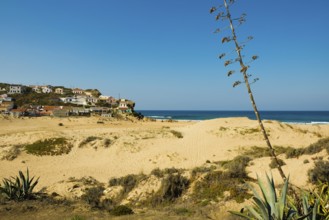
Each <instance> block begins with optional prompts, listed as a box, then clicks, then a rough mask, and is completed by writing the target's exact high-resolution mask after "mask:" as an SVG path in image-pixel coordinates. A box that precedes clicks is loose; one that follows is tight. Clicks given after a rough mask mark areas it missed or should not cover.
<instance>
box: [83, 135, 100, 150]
mask: <svg viewBox="0 0 329 220" xmlns="http://www.w3.org/2000/svg"><path fill="white" fill-rule="evenodd" d="M100 139H101V138H100V137H96V136H89V137H87V138H86V139H84V140H83V141H82V142H81V143H80V144H79V147H80V148H81V147H84V146H85V145H87V144H89V143H91V142H93V141H96V140H100Z"/></svg>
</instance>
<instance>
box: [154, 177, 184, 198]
mask: <svg viewBox="0 0 329 220" xmlns="http://www.w3.org/2000/svg"><path fill="white" fill-rule="evenodd" d="M189 183H190V182H189V180H188V179H187V178H186V177H184V176H182V175H181V174H169V175H168V177H167V178H165V179H164V180H163V181H162V186H161V189H160V192H161V197H162V198H163V199H164V200H167V201H173V200H175V199H177V198H179V197H180V196H181V195H182V193H183V191H184V190H185V189H187V187H188V186H189Z"/></svg>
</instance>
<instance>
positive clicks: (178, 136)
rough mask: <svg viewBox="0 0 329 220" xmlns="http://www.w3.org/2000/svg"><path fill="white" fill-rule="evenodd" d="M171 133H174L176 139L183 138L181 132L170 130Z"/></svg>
mask: <svg viewBox="0 0 329 220" xmlns="http://www.w3.org/2000/svg"><path fill="white" fill-rule="evenodd" d="M170 133H172V134H173V135H174V136H175V137H176V138H183V134H182V133H181V132H179V131H175V130H170Z"/></svg>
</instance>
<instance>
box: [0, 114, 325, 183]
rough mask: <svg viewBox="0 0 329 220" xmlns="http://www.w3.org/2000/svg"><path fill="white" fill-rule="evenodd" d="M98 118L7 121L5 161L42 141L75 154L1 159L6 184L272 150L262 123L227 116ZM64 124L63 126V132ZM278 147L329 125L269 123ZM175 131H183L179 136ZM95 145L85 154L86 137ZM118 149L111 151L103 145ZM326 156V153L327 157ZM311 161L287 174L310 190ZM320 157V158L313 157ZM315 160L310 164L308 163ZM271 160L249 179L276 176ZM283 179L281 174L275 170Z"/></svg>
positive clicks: (292, 163) (291, 165)
mask: <svg viewBox="0 0 329 220" xmlns="http://www.w3.org/2000/svg"><path fill="white" fill-rule="evenodd" d="M97 121H99V119H98V118H95V117H91V118H63V119H59V118H49V117H43V118H30V119H29V118H24V119H12V118H9V119H3V118H2V119H0V158H1V157H2V155H3V154H5V151H6V150H7V149H9V148H10V147H11V146H13V145H17V144H21V145H24V144H28V143H33V142H35V141H37V140H40V139H45V138H52V137H66V138H67V139H70V141H71V142H72V143H73V144H74V147H73V149H72V151H71V152H70V153H69V154H67V155H61V156H34V155H29V154H26V153H25V152H22V153H21V154H20V155H19V156H18V157H17V158H16V159H14V160H13V161H7V160H0V179H2V178H3V177H8V176H12V175H16V174H17V173H18V171H19V170H25V169H26V168H27V167H28V168H29V170H30V172H31V174H32V175H36V176H40V183H39V185H38V187H47V186H50V185H53V184H55V183H57V182H60V181H62V180H67V179H68V178H69V177H76V178H81V177H84V176H92V177H94V178H96V179H97V180H98V181H100V182H104V183H105V182H107V181H108V180H109V179H110V178H111V177H119V176H124V175H127V174H132V173H134V174H138V173H142V172H143V173H145V174H148V173H150V172H151V171H152V170H153V169H154V168H161V169H162V168H167V167H176V168H187V169H192V168H194V167H196V166H201V165H203V164H204V163H205V162H206V161H207V160H209V161H220V160H229V159H232V158H234V157H235V156H237V155H239V154H240V153H241V152H243V150H244V149H248V148H250V147H251V146H263V147H265V146H266V144H265V142H264V140H263V138H262V135H261V133H260V132H259V131H257V129H258V124H257V122H256V121H252V120H249V119H247V118H225V119H214V120H207V121H201V122H161V121H157V122H151V121H149V122H145V121H144V122H140V121H115V120H106V121H104V123H103V124H101V123H97ZM59 123H62V124H63V125H64V126H59ZM265 127H266V129H267V130H268V131H269V134H270V139H271V142H272V144H273V145H277V146H291V147H296V148H300V147H305V146H308V145H309V144H311V143H314V142H316V141H317V140H318V139H319V138H323V137H328V136H329V125H286V124H281V123H279V122H276V121H266V122H265ZM171 130H175V131H179V132H181V133H182V135H183V138H177V137H175V136H174V135H173V134H172V133H171ZM90 136H97V137H100V138H102V140H96V141H94V142H92V143H91V144H87V145H86V146H84V147H83V148H79V147H78V146H79V144H80V143H81V142H82V141H83V140H85V139H86V138H87V137H90ZM106 138H108V139H110V140H111V141H112V144H111V145H110V146H109V147H108V148H104V146H103V141H104V139H106ZM322 154H323V153H322ZM310 157H311V156H308V157H306V156H303V157H301V158H299V159H289V160H286V163H287V165H286V166H284V170H285V172H286V173H287V174H290V179H291V182H293V183H294V184H296V185H298V186H302V187H303V186H306V185H307V170H308V169H309V168H310V167H312V166H313V160H311V159H310ZM312 157H314V156H312ZM306 158H309V160H310V163H308V164H304V163H303V160H304V159H306ZM269 163H270V158H268V157H266V158H260V159H257V160H255V161H254V164H253V165H252V166H250V167H248V172H249V174H250V176H252V177H255V176H256V174H259V175H263V174H264V172H269V171H270V168H269V166H268V164H269ZM272 173H273V175H274V177H275V178H276V179H278V180H279V179H280V178H279V176H278V173H277V171H276V170H272Z"/></svg>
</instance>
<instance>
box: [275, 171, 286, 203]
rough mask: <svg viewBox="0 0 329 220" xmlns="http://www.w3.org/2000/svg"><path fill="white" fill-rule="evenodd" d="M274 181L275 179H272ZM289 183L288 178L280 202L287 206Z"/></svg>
mask: <svg viewBox="0 0 329 220" xmlns="http://www.w3.org/2000/svg"><path fill="white" fill-rule="evenodd" d="M272 179H273V178H272ZM288 182H289V176H288V178H287V179H286V180H285V181H284V185H283V188H282V191H281V198H280V200H281V201H280V202H281V203H282V204H283V205H285V204H286V203H287V190H288Z"/></svg>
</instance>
